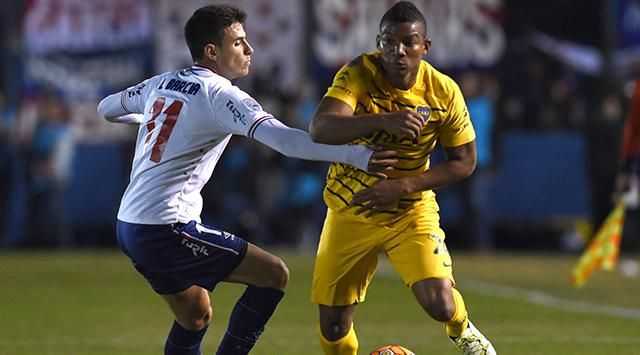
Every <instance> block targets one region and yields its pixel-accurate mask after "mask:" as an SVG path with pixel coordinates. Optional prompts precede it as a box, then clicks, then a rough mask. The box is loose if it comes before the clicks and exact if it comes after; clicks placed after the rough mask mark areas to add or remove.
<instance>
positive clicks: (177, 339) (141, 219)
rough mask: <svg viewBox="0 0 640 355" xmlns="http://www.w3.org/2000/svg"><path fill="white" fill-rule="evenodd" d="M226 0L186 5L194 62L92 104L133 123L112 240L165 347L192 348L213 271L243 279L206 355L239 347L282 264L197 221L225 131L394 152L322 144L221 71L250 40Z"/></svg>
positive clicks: (365, 160) (344, 150) (239, 65)
mask: <svg viewBox="0 0 640 355" xmlns="http://www.w3.org/2000/svg"><path fill="white" fill-rule="evenodd" d="M245 18H246V15H245V14H244V13H243V12H242V11H241V10H239V9H237V8H234V7H231V6H226V5H222V6H206V7H203V8H200V9H198V10H197V11H196V12H195V13H194V14H193V15H192V16H191V18H190V19H189V20H188V22H187V24H186V26H185V37H186V41H187V45H188V46H189V50H190V52H191V55H192V57H193V59H194V62H195V64H194V65H193V66H192V67H190V68H187V69H183V70H179V71H175V72H169V73H164V74H161V75H158V76H154V77H152V78H150V79H147V80H145V81H144V82H142V83H140V84H138V85H135V86H133V87H131V88H128V89H126V90H124V91H122V92H119V93H116V94H113V95H110V96H108V97H106V98H105V99H103V100H102V101H101V102H100V104H99V106H98V112H99V113H100V115H102V116H103V117H105V118H106V119H108V120H110V121H114V122H124V123H137V124H140V127H139V130H138V138H137V142H136V151H135V156H134V160H133V167H132V171H131V181H130V183H129V186H128V187H127V189H126V191H125V193H124V196H123V198H122V202H121V204H120V210H119V212H118V222H117V235H118V243H119V245H120V247H121V249H122V250H123V251H124V253H126V254H127V255H128V256H129V257H130V259H131V260H132V262H133V264H134V266H135V268H136V269H137V270H138V271H139V272H140V273H141V274H142V275H143V276H144V277H145V278H146V279H147V281H148V282H149V283H150V285H151V287H152V288H153V289H154V291H155V292H156V293H158V294H160V295H161V296H162V297H163V298H164V299H165V300H166V301H167V303H168V305H169V307H170V308H171V310H172V311H173V313H174V315H175V322H174V323H173V326H172V328H171V330H170V332H169V335H168V337H167V340H166V342H165V354H166V355H196V354H201V351H200V344H201V342H202V338H203V336H204V334H205V332H206V330H207V326H208V324H209V321H210V319H211V316H212V308H211V304H210V300H209V293H208V291H211V290H213V288H214V287H215V286H216V284H217V283H219V282H221V281H227V282H234V283H242V284H246V285H247V288H246V290H245V292H244V294H243V295H242V296H241V297H240V299H239V300H238V302H237V304H236V306H235V307H234V309H233V312H232V314H231V317H230V319H229V324H228V328H227V332H226V334H225V336H224V337H223V339H222V341H221V343H220V345H219V347H218V351H217V354H218V355H228V354H248V353H249V351H250V350H251V348H252V347H253V346H254V344H255V342H256V341H257V339H258V337H259V335H260V333H262V331H263V330H264V326H265V324H266V322H267V321H268V319H269V318H270V317H271V315H272V314H273V312H274V311H275V309H276V306H277V305H278V303H279V302H280V300H281V298H282V296H283V295H284V293H283V290H284V288H285V285H286V283H287V281H288V277H289V271H288V270H287V267H286V265H285V264H284V262H283V261H282V260H281V259H280V258H279V257H277V256H274V255H272V254H270V253H268V252H266V251H264V250H262V249H261V248H259V247H257V246H255V245H253V244H251V243H248V242H246V241H245V240H243V239H241V238H239V237H237V236H235V235H233V234H231V233H228V232H225V231H222V230H220V229H217V228H215V227H210V226H205V225H203V224H201V220H200V212H201V210H202V197H201V195H200V190H201V189H202V187H203V186H204V184H205V183H206V182H207V181H208V180H209V178H210V177H211V175H212V173H213V170H214V168H215V165H216V163H217V161H218V159H219V158H220V155H221V154H222V152H223V150H224V148H225V146H226V145H227V143H228V141H229V139H230V137H231V135H232V134H237V135H244V136H247V137H250V138H253V139H255V140H257V141H260V142H262V143H264V144H266V145H268V146H270V147H272V148H274V149H276V150H277V151H279V152H281V153H283V154H284V155H287V156H290V157H298V158H304V159H310V160H322V161H338V162H342V163H345V164H351V165H353V166H356V167H358V168H360V169H362V170H368V171H370V172H372V173H376V174H382V173H384V172H385V171H386V170H388V169H390V168H391V166H392V165H393V164H395V163H396V162H397V160H396V159H395V152H392V151H380V152H372V151H371V150H370V149H368V148H366V147H363V146H356V145H354V146H327V145H323V144H316V143H313V142H312V141H311V139H310V138H309V136H308V134H307V133H306V132H304V131H301V130H297V129H293V128H289V127H287V126H285V125H283V124H282V123H280V122H279V121H278V120H276V119H275V118H274V117H273V116H272V115H270V114H269V113H267V112H265V111H263V110H262V107H261V106H260V105H259V104H258V103H257V102H256V101H255V100H254V99H252V98H251V96H249V95H248V94H246V93H245V92H243V91H242V90H240V89H238V88H237V87H235V86H233V84H232V83H231V82H230V80H232V79H236V78H239V77H242V76H245V75H247V74H248V72H249V66H250V64H251V54H252V52H253V49H252V48H251V46H250V45H249V42H248V41H247V37H246V34H245V31H244V29H243V23H244V20H245Z"/></svg>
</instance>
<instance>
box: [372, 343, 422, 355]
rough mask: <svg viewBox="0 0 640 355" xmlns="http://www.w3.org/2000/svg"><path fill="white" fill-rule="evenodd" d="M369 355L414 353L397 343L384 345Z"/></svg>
mask: <svg viewBox="0 0 640 355" xmlns="http://www.w3.org/2000/svg"><path fill="white" fill-rule="evenodd" d="M370 355H416V354H415V353H414V352H413V351H411V350H409V349H407V348H405V347H404V346H401V345H398V344H392V345H385V346H381V347H379V348H377V349H376V350H374V351H372V352H371V354H370Z"/></svg>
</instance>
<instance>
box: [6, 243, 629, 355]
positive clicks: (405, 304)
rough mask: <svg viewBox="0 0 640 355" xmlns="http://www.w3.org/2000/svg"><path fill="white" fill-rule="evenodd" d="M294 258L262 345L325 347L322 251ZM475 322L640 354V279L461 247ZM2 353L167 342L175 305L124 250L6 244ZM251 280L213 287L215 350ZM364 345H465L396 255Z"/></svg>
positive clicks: (514, 344)
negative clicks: (575, 276)
mask: <svg viewBox="0 0 640 355" xmlns="http://www.w3.org/2000/svg"><path fill="white" fill-rule="evenodd" d="M281 255H283V257H284V258H285V260H286V261H287V263H288V264H289V267H290V269H291V282H290V284H289V287H288V293H287V296H286V297H285V300H284V301H283V303H282V304H281V305H280V307H279V308H278V312H277V313H276V315H275V316H274V318H273V319H272V321H271V323H270V324H269V326H268V328H267V330H266V332H265V333H264V334H263V336H262V338H261V340H260V342H259V344H258V345H257V347H256V348H255V350H254V352H253V354H261V355H312V354H320V351H319V344H318V339H317V336H316V324H317V323H316V309H315V307H314V306H313V305H311V304H310V303H309V301H308V294H309V285H310V279H311V269H312V262H313V256H312V255H310V254H296V253H293V252H286V251H284V252H282V253H281ZM454 257H455V271H456V278H457V280H458V283H459V286H460V289H461V291H462V293H463V295H464V296H465V300H466V302H467V304H468V306H469V308H470V311H471V316H472V319H473V320H474V322H475V323H476V325H478V327H479V328H481V330H482V331H483V332H484V333H485V334H487V335H488V336H490V337H491V338H492V339H493V341H494V345H495V346H496V348H497V350H498V352H499V354H501V355H519V354H521V355H532V354H545V355H571V354H580V355H589V354H591V355H608V354H615V355H627V354H629V355H630V354H640V280H639V279H625V278H622V277H621V276H619V274H618V273H605V272H600V273H597V274H596V275H595V276H594V278H593V279H592V280H590V282H589V283H588V284H587V286H586V287H585V288H584V289H581V290H576V289H573V288H571V287H570V286H569V284H568V282H567V278H568V275H569V272H570V269H571V267H572V265H573V263H574V262H575V257H568V256H532V255H516V256H512V255H510V256H508V255H496V256H473V255H464V254H463V255H457V256H456V255H454ZM0 282H1V283H0V355H53V354H55V355H107V354H109V355H125V354H136V355H146V354H149V355H151V354H154V355H158V354H162V348H163V342H164V338H165V335H166V333H167V331H168V329H169V326H170V324H171V316H170V314H169V312H168V310H167V308H166V306H165V305H164V304H163V301H162V300H161V299H160V298H159V297H157V296H156V295H154V294H153V293H152V292H151V291H150V289H148V287H147V286H146V284H145V282H144V281H143V279H142V278H141V277H140V276H138V274H136V273H135V272H134V270H133V269H132V268H131V266H130V265H129V263H128V260H127V259H125V258H124V257H123V256H121V255H120V254H119V253H118V252H115V251H104V252H102V251H101V252H87V251H81V252H60V253H48V252H17V253H7V252H4V253H0ZM241 291H242V288H241V287H239V286H235V285H224V284H223V285H221V286H220V287H219V289H218V290H216V291H215V292H214V295H213V297H214V313H215V316H214V321H213V324H212V326H211V327H210V330H209V333H208V335H207V337H206V341H205V346H204V349H205V352H204V354H214V353H215V348H216V345H217V343H218V340H219V339H220V335H221V334H222V332H223V330H224V328H225V326H226V318H227V316H228V312H229V310H230V309H231V307H232V305H233V303H234V301H235V298H236V297H237V296H238V295H239V294H240V292H241ZM356 327H357V331H358V335H359V338H360V349H361V351H360V354H368V350H371V349H373V348H375V347H376V346H378V345H382V344H385V343H400V344H403V345H405V346H406V347H408V348H410V349H412V350H414V351H415V352H416V354H418V355H433V354H438V355H446V354H457V352H456V351H455V350H454V349H453V347H452V346H451V344H449V342H448V340H447V339H446V337H445V336H444V335H443V329H442V327H441V326H440V325H439V324H437V323H436V322H435V321H432V320H430V319H428V318H427V317H426V316H425V315H424V313H423V312H422V311H421V310H420V308H419V306H418V305H417V303H415V302H414V301H413V298H412V296H411V294H410V292H409V290H407V289H406V288H405V287H404V286H403V285H402V284H401V282H400V281H399V279H398V278H397V277H396V276H394V274H393V273H392V272H390V271H389V267H388V266H387V265H385V264H382V265H381V268H380V270H379V273H378V275H377V277H376V279H375V281H374V283H373V285H372V286H371V288H370V290H369V294H368V298H367V302H365V303H364V304H362V305H360V306H359V309H358V312H357V323H356Z"/></svg>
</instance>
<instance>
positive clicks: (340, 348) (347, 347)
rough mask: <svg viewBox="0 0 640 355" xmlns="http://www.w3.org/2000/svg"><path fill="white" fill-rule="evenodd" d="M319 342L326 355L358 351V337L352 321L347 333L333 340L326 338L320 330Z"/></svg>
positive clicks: (354, 354) (354, 353)
mask: <svg viewBox="0 0 640 355" xmlns="http://www.w3.org/2000/svg"><path fill="white" fill-rule="evenodd" d="M320 344H321V345H322V350H324V353H325V354H326V355H356V354H357V353H358V337H357V336H356V331H355V329H354V327H353V323H352V324H351V329H349V332H348V333H347V335H345V336H343V337H342V338H340V339H338V340H335V341H329V340H327V338H325V337H324V335H323V334H322V331H320Z"/></svg>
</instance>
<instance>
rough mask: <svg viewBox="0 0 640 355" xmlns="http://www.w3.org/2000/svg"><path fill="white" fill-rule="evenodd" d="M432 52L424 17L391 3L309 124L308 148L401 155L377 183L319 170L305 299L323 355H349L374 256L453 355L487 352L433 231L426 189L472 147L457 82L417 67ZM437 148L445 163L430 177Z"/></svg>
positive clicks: (458, 166) (454, 173) (468, 169)
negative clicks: (317, 232) (320, 192)
mask: <svg viewBox="0 0 640 355" xmlns="http://www.w3.org/2000/svg"><path fill="white" fill-rule="evenodd" d="M430 46H431V41H430V40H429V39H428V37H427V33H426V21H425V18H424V16H423V15H422V13H421V12H420V11H419V10H418V9H417V8H416V7H415V6H414V5H413V4H412V3H410V2H406V1H401V2H398V3H396V4H395V5H394V6H393V7H392V8H390V9H389V10H388V11H387V12H386V13H385V14H384V16H383V17H382V19H381V21H380V33H379V34H378V36H377V48H378V50H377V51H375V52H372V53H365V54H363V55H361V56H359V57H357V58H355V59H354V60H353V61H352V62H351V63H349V64H347V65H345V66H344V67H343V68H342V69H341V70H340V71H339V72H338V73H337V74H336V76H335V78H334V81H333V84H332V86H331V87H330V88H329V90H328V91H327V93H326V95H325V97H324V98H323V99H322V101H321V103H320V105H319V107H318V110H317V112H316V114H315V116H314V118H313V120H312V122H311V125H310V127H309V130H310V133H311V135H312V137H313V139H314V140H316V141H317V142H322V143H328V144H346V143H355V144H366V145H374V146H382V147H385V148H386V149H392V150H395V151H397V152H398V154H399V163H398V164H397V166H396V169H395V170H394V171H393V172H390V173H389V174H388V178H387V179H382V178H380V177H379V176H374V175H372V174H368V173H366V172H364V171H361V170H358V169H356V168H353V167H351V166H348V165H345V164H336V163H334V164H332V165H331V167H330V168H329V172H328V174H327V182H326V186H325V189H324V200H325V203H326V204H327V206H328V210H327V217H326V220H325V222H324V227H323V230H322V235H321V237H320V242H319V246H318V254H317V257H316V262H315V269H314V275H313V286H312V296H311V298H312V301H313V302H314V303H317V304H318V305H319V312H320V330H321V337H320V338H321V339H320V340H321V344H322V348H323V350H324V353H325V354H327V355H355V354H356V353H357V350H358V340H357V338H356V333H355V330H354V326H353V316H354V311H355V308H356V305H357V304H358V303H361V302H363V301H364V299H365V294H366V291H367V286H368V285H369V283H370V281H371V279H372V278H373V275H374V273H375V270H376V265H377V261H378V254H379V253H384V254H386V256H387V258H388V259H389V261H390V262H391V264H392V265H393V267H394V268H395V270H396V271H397V272H398V273H399V274H400V276H401V277H402V279H403V281H404V282H405V283H406V285H407V286H409V287H410V288H411V290H412V291H413V294H414V295H415V297H416V299H417V301H418V303H419V304H420V305H421V306H422V308H423V309H424V310H425V311H426V313H427V314H429V315H430V316H431V317H432V318H433V319H435V320H437V321H439V322H442V323H444V325H445V329H446V334H447V335H448V336H449V337H450V338H451V339H452V340H453V342H454V343H455V345H456V346H457V347H458V348H459V349H460V350H461V351H462V353H463V354H473V355H479V354H495V353H496V352H495V350H494V348H493V346H492V345H491V343H490V342H489V340H488V339H487V338H486V337H485V336H484V335H482V334H481V333H480V332H479V331H478V330H477V329H476V328H475V327H474V326H473V325H472V324H471V322H470V321H469V318H468V315H467V310H466V307H465V305H464V301H463V299H462V296H461V295H460V293H459V292H458V291H457V290H456V288H455V282H454V279H453V274H452V269H451V267H452V262H451V257H450V256H449V252H448V251H447V247H446V245H445V242H444V238H445V234H444V232H443V230H442V229H441V228H440V225H439V216H438V205H437V203H436V199H435V194H434V192H433V189H435V188H439V187H442V186H444V185H447V184H450V183H453V182H456V181H459V180H461V179H464V178H466V177H468V176H469V175H470V174H471V173H472V172H473V170H474V168H475V164H476V147H475V142H474V140H475V133H474V130H473V126H472V124H471V121H470V118H469V113H468V111H467V108H466V105H465V102H464V99H463V97H462V93H461V92H460V89H459V88H458V85H457V84H456V83H455V82H454V81H453V80H452V79H451V78H449V77H448V76H446V75H444V74H442V73H440V72H439V71H437V70H436V69H434V68H433V67H432V66H431V65H430V64H429V63H427V62H426V61H424V60H423V59H422V57H423V56H424V55H425V54H427V52H428V51H429V48H430ZM438 142H439V143H440V144H441V145H442V146H443V147H444V149H445V151H446V154H447V160H446V161H445V162H443V163H442V164H438V165H436V166H434V167H431V168H430V167H429V156H430V154H431V153H432V152H433V151H434V149H435V148H436V145H437V143H438Z"/></svg>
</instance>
